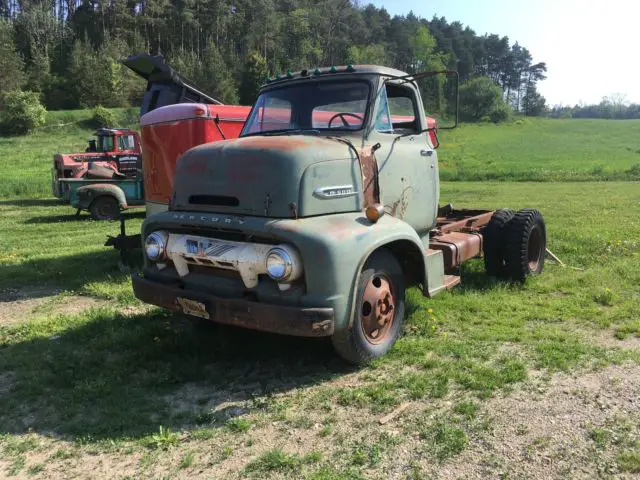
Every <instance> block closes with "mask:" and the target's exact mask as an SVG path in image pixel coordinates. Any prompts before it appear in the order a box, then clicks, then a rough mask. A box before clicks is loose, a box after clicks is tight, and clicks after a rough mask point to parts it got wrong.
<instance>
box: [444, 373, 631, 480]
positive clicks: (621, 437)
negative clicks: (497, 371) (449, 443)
mask: <svg viewBox="0 0 640 480" xmlns="http://www.w3.org/2000/svg"><path fill="white" fill-rule="evenodd" d="M487 411H488V414H489V415H490V416H491V417H492V418H493V422H494V428H493V434H492V435H490V436H487V437H485V438H484V439H483V440H482V441H477V442H475V443H473V444H472V445H471V446H470V448H469V449H468V450H467V451H466V452H464V453H462V454H461V455H460V456H459V457H457V458H456V459H455V460H453V461H452V462H450V463H449V464H447V465H445V466H444V467H443V468H442V469H440V470H439V471H434V473H437V476H439V477H441V478H534V479H548V478H598V477H603V476H609V475H619V477H618V478H632V474H630V473H625V472H621V471H620V470H619V466H618V465H617V463H616V455H618V454H620V453H621V452H622V451H624V449H625V448H634V446H636V447H635V448H637V445H638V444H637V441H638V439H640V437H639V436H638V435H640V418H639V415H640V366H638V365H636V364H627V365H624V366H611V367H608V368H605V369H604V370H601V371H599V372H595V373H587V374H583V375H580V376H569V375H564V374H562V375H560V374H559V375H556V376H554V377H553V378H552V380H551V381H550V383H549V384H548V385H547V387H546V388H542V389H535V390H534V391H526V390H522V391H518V392H516V393H514V394H512V395H510V396H508V397H506V398H496V399H493V400H491V401H490V402H488V404H487ZM636 478H637V477H636Z"/></svg>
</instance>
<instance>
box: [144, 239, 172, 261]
mask: <svg viewBox="0 0 640 480" xmlns="http://www.w3.org/2000/svg"><path fill="white" fill-rule="evenodd" d="M166 248H167V235H166V234H165V233H164V232H153V233H151V234H149V236H148V237H147V239H146V240H145V241H144V251H145V253H146V254H147V258H149V260H152V261H154V262H155V261H157V260H160V259H162V257H164V254H165V250H166Z"/></svg>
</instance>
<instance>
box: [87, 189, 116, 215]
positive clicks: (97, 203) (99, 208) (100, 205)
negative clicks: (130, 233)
mask: <svg viewBox="0 0 640 480" xmlns="http://www.w3.org/2000/svg"><path fill="white" fill-rule="evenodd" d="M89 210H90V212H91V218H93V219H94V220H117V219H118V218H120V204H119V203H118V200H116V199H115V198H114V197H112V196H110V195H103V196H102V197H98V198H96V199H95V200H94V201H93V203H92V204H91V207H89Z"/></svg>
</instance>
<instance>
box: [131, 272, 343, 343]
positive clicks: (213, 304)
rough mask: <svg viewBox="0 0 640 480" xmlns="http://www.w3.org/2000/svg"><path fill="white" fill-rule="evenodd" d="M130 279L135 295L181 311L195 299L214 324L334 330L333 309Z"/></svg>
mask: <svg viewBox="0 0 640 480" xmlns="http://www.w3.org/2000/svg"><path fill="white" fill-rule="evenodd" d="M131 281H132V283H133V292H134V294H135V296H136V297H137V298H139V299H140V300H142V301H143V302H145V303H150V304H152V305H157V306H159V307H164V308H167V309H169V310H175V311H179V312H180V311H184V307H182V306H181V305H184V302H185V299H186V301H192V302H198V303H200V304H202V305H204V307H205V309H206V316H208V318H209V319H210V320H211V321H213V322H217V323H224V324H227V325H235V326H238V327H244V328H250V329H253V330H261V331H264V332H272V333H282V334H286V335H295V336H299V337H326V336H330V335H332V334H333V331H334V312H333V308H301V307H286V306H281V305H270V304H265V303H260V302H251V301H247V300H239V299H228V298H220V297H216V296H214V295H210V294H207V293H202V292H196V291H192V290H184V289H183V288H180V286H179V285H167V284H164V283H161V282H157V281H153V280H149V279H146V278H142V277H140V276H139V275H136V274H133V275H132V276H131Z"/></svg>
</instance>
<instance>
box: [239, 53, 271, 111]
mask: <svg viewBox="0 0 640 480" xmlns="http://www.w3.org/2000/svg"><path fill="white" fill-rule="evenodd" d="M268 73H269V70H268V68H267V61H266V60H265V58H264V57H263V56H262V55H260V52H257V51H253V52H251V53H249V56H248V57H247V61H246V63H245V66H244V70H243V71H242V81H241V82H240V104H242V105H252V104H253V102H254V101H255V99H256V97H257V96H258V90H259V89H260V86H261V85H263V84H264V79H265V77H266V76H267V75H268Z"/></svg>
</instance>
